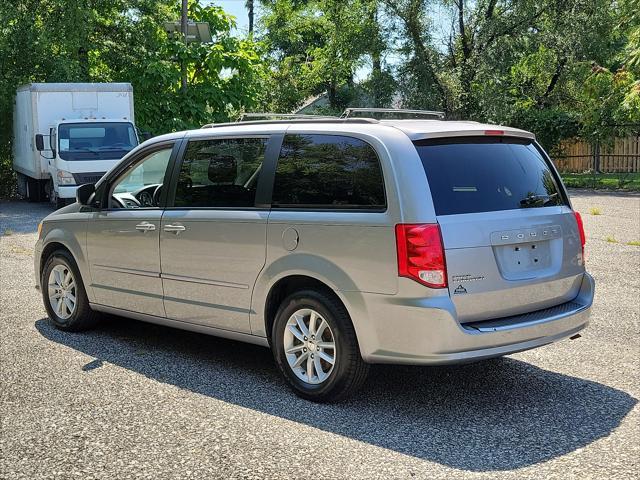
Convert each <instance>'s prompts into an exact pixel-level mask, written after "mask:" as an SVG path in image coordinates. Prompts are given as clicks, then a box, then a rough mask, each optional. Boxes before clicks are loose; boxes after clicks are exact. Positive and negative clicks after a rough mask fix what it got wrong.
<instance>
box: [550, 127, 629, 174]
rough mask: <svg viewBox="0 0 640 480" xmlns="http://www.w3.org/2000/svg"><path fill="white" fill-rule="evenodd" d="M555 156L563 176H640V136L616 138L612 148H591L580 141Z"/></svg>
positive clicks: (568, 143)
mask: <svg viewBox="0 0 640 480" xmlns="http://www.w3.org/2000/svg"><path fill="white" fill-rule="evenodd" d="M556 152H557V153H556V154H555V155H551V157H552V158H553V161H554V163H555V164H556V167H557V168H558V170H560V172H565V173H582V172H588V171H593V170H594V169H595V170H596V171H597V172H601V173H623V172H625V173H629V172H640V136H639V135H636V136H631V137H626V138H616V139H615V140H614V141H613V143H612V144H611V145H609V146H606V147H605V146H602V147H601V146H600V145H598V144H597V143H596V144H590V143H587V142H585V141H582V140H580V139H575V140H565V141H563V142H561V143H560V145H559V146H558V148H557V149H556Z"/></svg>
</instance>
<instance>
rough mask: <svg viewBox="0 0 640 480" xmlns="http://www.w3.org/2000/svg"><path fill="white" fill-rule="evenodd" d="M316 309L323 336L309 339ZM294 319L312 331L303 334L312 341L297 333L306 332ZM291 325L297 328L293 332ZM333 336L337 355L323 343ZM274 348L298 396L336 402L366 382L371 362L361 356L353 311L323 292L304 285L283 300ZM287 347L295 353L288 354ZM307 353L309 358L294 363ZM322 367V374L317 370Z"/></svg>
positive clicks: (273, 332) (276, 326) (280, 364)
mask: <svg viewBox="0 0 640 480" xmlns="http://www.w3.org/2000/svg"><path fill="white" fill-rule="evenodd" d="M313 313H315V314H316V320H315V322H316V324H315V327H316V328H315V331H316V333H317V334H318V335H319V336H318V338H314V339H312V338H311V334H312V333H313V331H314V330H313V329H312V328H310V327H311V322H312V314H313ZM294 314H296V315H295V316H294ZM296 319H297V320H300V319H302V321H303V322H304V326H305V327H306V328H307V334H308V337H304V338H307V339H308V341H305V340H304V339H303V338H300V337H299V336H298V335H300V334H302V335H304V333H303V332H304V330H303V329H302V328H301V327H300V324H299V321H297V320H296ZM322 320H324V321H326V324H327V326H328V329H329V331H327V328H326V327H325V328H324V330H322V325H323V324H322ZM292 328H293V329H294V330H296V333H295V334H294V333H292V332H293V330H292ZM321 330H322V331H321ZM286 332H287V333H286ZM330 338H332V339H333V344H334V348H333V356H332V355H331V352H332V349H331V348H330V347H328V348H323V347H326V346H328V345H330V344H331V341H330V340H329V339H330ZM292 342H293V343H292ZM314 342H317V343H318V345H316V344H315V343H314ZM321 346H323V347H321ZM271 349H272V352H273V356H274V358H275V360H276V363H277V365H278V368H279V369H280V372H281V373H282V374H283V376H284V378H285V379H286V381H287V383H288V384H289V386H290V387H291V388H292V389H293V391H294V392H295V393H296V394H297V395H298V396H300V397H302V398H304V399H307V400H311V401H313V402H336V401H339V400H342V399H344V398H346V397H348V396H350V395H352V394H353V393H354V392H355V391H356V390H358V389H359V388H360V387H361V386H362V385H363V383H364V382H365V380H366V378H367V373H368V372H369V365H367V364H366V363H365V362H364V361H363V360H362V357H361V356H360V349H359V347H358V340H357V338H356V332H355V330H354V328H353V324H352V323H351V319H350V318H349V314H348V313H347V311H346V309H345V308H344V306H343V305H342V303H340V301H338V300H337V299H336V298H334V297H332V296H331V295H327V294H326V293H323V292H318V291H314V290H303V291H300V292H296V293H293V294H292V295H290V296H288V297H287V298H286V299H285V300H284V301H283V302H282V304H281V305H280V308H279V309H278V311H277V313H276V317H275V321H274V322H273V328H272V332H271ZM286 349H289V352H292V351H293V350H296V352H295V353H289V354H287V353H286V352H285V350H286ZM312 352H315V354H312ZM305 353H306V355H307V356H306V357H305V359H304V360H302V362H301V363H300V364H299V365H298V366H296V363H298V362H299V361H300V360H301V357H303V356H304V355H305ZM298 354H299V355H298ZM312 356H313V357H314V358H313V360H312V361H310V360H309V357H312ZM325 358H333V361H334V363H333V364H330V363H328V362H326V361H325V360H324V359H325ZM309 362H310V363H312V366H311V372H312V375H311V377H310V376H309V375H308V373H307V372H309V370H308V368H309ZM316 362H317V363H316ZM318 368H319V369H320V370H322V372H321V373H317V372H318ZM321 377H324V379H321ZM310 379H311V381H310Z"/></svg>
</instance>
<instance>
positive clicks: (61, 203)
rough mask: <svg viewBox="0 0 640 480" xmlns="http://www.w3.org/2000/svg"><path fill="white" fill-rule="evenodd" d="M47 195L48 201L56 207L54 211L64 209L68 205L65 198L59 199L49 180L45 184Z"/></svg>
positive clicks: (51, 181)
mask: <svg viewBox="0 0 640 480" xmlns="http://www.w3.org/2000/svg"><path fill="white" fill-rule="evenodd" d="M46 190H47V195H48V196H49V201H50V202H51V203H52V204H53V206H54V207H56V210H59V209H61V208H62V207H66V206H67V205H69V203H68V202H67V199H66V198H60V197H59V196H58V194H57V193H56V191H55V188H54V187H53V180H52V179H49V181H48V182H47V189H46Z"/></svg>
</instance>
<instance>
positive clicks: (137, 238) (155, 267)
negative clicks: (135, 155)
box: [87, 144, 174, 317]
mask: <svg viewBox="0 0 640 480" xmlns="http://www.w3.org/2000/svg"><path fill="white" fill-rule="evenodd" d="M173 148H174V146H173V144H164V145H163V146H160V147H157V148H154V149H153V150H151V151H147V152H146V153H142V152H141V156H140V157H139V159H138V160H137V161H136V160H134V161H133V162H132V164H131V166H130V168H128V169H126V170H125V171H124V172H123V173H122V174H121V175H120V176H118V177H117V178H116V179H115V180H114V181H113V182H111V183H110V185H109V186H108V189H109V195H108V208H105V209H102V210H100V211H98V212H96V213H94V214H93V219H91V220H90V222H89V227H88V230H87V251H88V258H89V264H90V268H91V279H92V284H91V286H92V287H93V291H94V295H95V301H96V303H99V304H101V305H107V306H110V307H115V308H119V309H123V310H129V311H132V312H139V313H146V314H150V315H156V316H162V317H163V316H164V315H165V313H164V306H163V303H162V280H161V279H160V250H159V234H160V221H161V218H162V208H161V200H160V199H161V194H162V186H163V184H164V182H165V175H166V172H167V170H168V165H169V164H170V158H171V156H172V151H173Z"/></svg>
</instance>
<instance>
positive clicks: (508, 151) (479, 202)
mask: <svg viewBox="0 0 640 480" xmlns="http://www.w3.org/2000/svg"><path fill="white" fill-rule="evenodd" d="M415 146H416V149H417V151H418V154H419V155H420V159H421V160H422V165H423V166H424V170H425V172H426V174H427V180H428V182H429V188H430V189H431V195H432V197H433V203H434V206H435V210H436V215H454V214H461V213H478V212H492V211H498V210H513V209H520V208H533V207H550V206H557V205H564V204H566V200H565V197H564V195H563V192H562V190H561V188H560V187H559V185H558V180H557V178H556V177H555V175H554V173H553V171H552V170H551V168H550V166H549V164H548V163H547V160H546V159H545V157H544V156H543V155H542V152H541V151H540V149H539V147H537V146H536V144H535V143H534V142H533V141H531V140H529V139H518V138H506V137H464V138H458V139H456V138H445V139H431V140H422V141H418V142H415Z"/></svg>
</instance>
